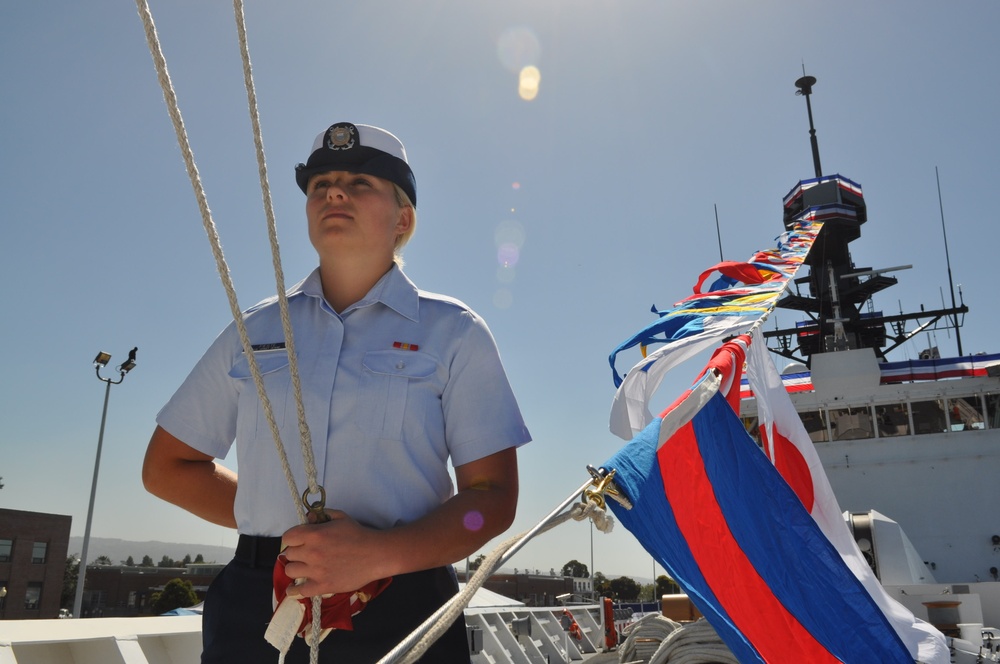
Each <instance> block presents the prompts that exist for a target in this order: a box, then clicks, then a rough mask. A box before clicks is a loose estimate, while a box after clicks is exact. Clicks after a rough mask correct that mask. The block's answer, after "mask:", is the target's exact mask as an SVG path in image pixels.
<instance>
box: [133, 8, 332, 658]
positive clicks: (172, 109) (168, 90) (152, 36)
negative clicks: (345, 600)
mask: <svg viewBox="0 0 1000 664" xmlns="http://www.w3.org/2000/svg"><path fill="white" fill-rule="evenodd" d="M233 4H234V10H235V14H236V23H237V30H238V32H239V41H240V49H241V53H242V56H243V73H244V80H245V83H246V88H247V96H248V101H249V107H250V118H251V123H252V125H253V133H254V144H255V146H256V151H257V165H258V173H259V175H260V179H261V190H262V193H263V200H264V208H265V215H266V217H267V225H268V235H269V237H270V241H271V256H272V261H273V263H274V268H275V279H276V281H277V291H278V304H279V311H280V312H281V324H282V330H283V331H284V335H285V348H286V351H287V353H288V362H289V372H290V374H291V379H292V387H293V390H294V394H295V403H296V410H297V413H298V418H299V435H300V442H301V447H302V456H303V461H304V466H305V471H306V477H307V480H308V485H309V493H310V494H317V493H319V491H320V489H319V485H318V483H317V481H316V474H317V471H316V465H315V461H314V458H313V453H312V442H311V439H310V435H309V429H308V426H307V424H306V420H305V409H304V407H303V404H302V393H301V384H300V381H299V373H298V363H297V358H296V354H295V342H294V338H293V335H292V328H291V321H290V318H289V315H288V299H287V296H286V294H285V287H284V275H283V272H282V269H281V258H280V252H279V249H278V241H277V233H276V231H275V222H274V211H273V206H272V204H271V194H270V187H269V186H268V184H267V167H266V164H265V161H264V150H263V140H262V138H261V131H260V121H259V116H258V113H257V103H256V94H255V93H254V89H253V78H252V75H251V71H252V70H251V66H250V55H249V50H248V48H247V39H246V26H245V22H244V18H243V5H242V2H241V0H234V3H233ZM136 7H137V9H138V11H139V16H140V17H141V18H142V22H143V27H144V29H145V33H146V42H147V44H148V45H149V51H150V55H151V56H152V58H153V64H154V66H155V68H156V74H157V79H158V80H159V83H160V88H161V89H162V90H163V98H164V101H165V102H166V104H167V112H168V113H169V115H170V119H171V122H172V123H173V126H174V132H175V133H176V135H177V142H178V144H179V146H180V148H181V154H182V156H183V158H184V165H185V167H186V168H187V173H188V178H189V179H190V181H191V186H192V188H193V189H194V194H195V199H196V200H197V202H198V209H199V211H200V212H201V218H202V224H203V226H204V228H205V233H206V234H207V235H208V239H209V243H210V244H211V247H212V255H213V256H214V257H215V263H216V269H217V270H218V272H219V277H220V279H221V280H222V285H223V287H224V288H225V291H226V297H227V299H228V300H229V308H230V311H231V313H232V316H233V320H234V321H235V323H236V329H237V331H238V333H239V337H240V342H241V344H242V345H243V354H244V356H245V357H246V358H247V362H248V365H249V368H250V374H251V376H252V377H253V381H254V385H255V386H256V388H257V394H258V395H259V398H260V401H261V405H262V406H263V410H264V416H265V419H266V420H267V423H268V427H269V428H270V430H271V437H272V438H273V440H274V444H275V449H276V450H277V452H278V458H279V460H280V462H281V468H282V471H283V472H284V474H285V480H286V481H287V482H288V488H289V490H290V492H291V494H292V502H293V504H294V505H295V507H296V511H297V513H298V517H299V522H300V523H305V522H306V521H307V519H306V510H305V506H304V504H303V500H302V498H300V496H299V492H298V488H297V487H296V483H295V477H294V475H293V473H292V470H291V467H290V466H289V463H288V456H287V454H286V452H285V449H284V446H283V445H282V443H281V434H280V433H279V431H278V426H277V423H276V422H275V419H274V412H273V409H272V407H271V401H270V399H269V398H268V395H267V391H266V390H265V388H264V379H263V376H262V375H261V372H260V367H259V366H258V364H257V359H256V357H255V356H254V353H253V347H252V344H251V343H250V337H249V335H248V333H247V330H246V324H245V323H244V321H243V315H242V310H241V309H240V306H239V302H238V300H237V297H236V289H235V287H234V286H233V281H232V277H231V276H230V273H229V267H228V265H227V264H226V260H225V256H224V255H223V252H222V243H221V241H220V239H219V234H218V231H217V230H216V227H215V222H214V221H213V219H212V212H211V210H210V209H209V207H208V199H207V197H206V195H205V190H204V187H203V186H202V183H201V178H200V176H199V174H198V167H197V166H196V165H195V162H194V152H193V151H192V149H191V145H190V141H189V140H188V137H187V131H186V130H185V128H184V120H183V118H182V117H181V113H180V108H179V105H178V103H177V95H176V93H175V92H174V89H173V84H172V83H171V81H170V74H169V72H168V71H167V63H166V59H165V58H164V57H163V51H162V49H161V48H160V43H159V38H158V36H157V34H156V26H155V25H154V23H153V17H152V14H151V13H150V10H149V5H148V4H147V2H146V0H136ZM321 602H322V599H321V598H320V597H318V596H317V597H313V602H312V604H313V625H312V627H313V634H314V636H315V635H317V634H318V633H319V631H320V614H321V611H320V604H321ZM318 641H319V640H318V639H316V638H314V639H313V644H314V645H313V646H311V647H310V662H311V663H312V664H316V662H317V661H318Z"/></svg>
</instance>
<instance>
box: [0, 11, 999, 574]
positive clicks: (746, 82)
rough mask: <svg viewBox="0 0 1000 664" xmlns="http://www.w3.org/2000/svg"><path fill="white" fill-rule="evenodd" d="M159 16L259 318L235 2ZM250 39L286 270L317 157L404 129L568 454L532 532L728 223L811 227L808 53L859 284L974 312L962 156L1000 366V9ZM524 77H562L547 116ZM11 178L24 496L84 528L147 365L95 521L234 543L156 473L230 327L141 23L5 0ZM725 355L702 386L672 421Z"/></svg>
mask: <svg viewBox="0 0 1000 664" xmlns="http://www.w3.org/2000/svg"><path fill="white" fill-rule="evenodd" d="M151 9H152V12H153V16H154V19H155V20H156V23H157V28H158V31H159V35H160V38H161V40H162V46H163V49H164V52H165V55H166V58H167V63H168V66H169V68H170V73H171V76H172V79H173V82H174V85H175V88H176V91H177V94H178V97H179V101H180V106H181V111H182V113H183V114H184V119H185V123H186V126H187V129H188V132H189V134H190V138H191V142H192V145H193V149H194V152H195V158H196V161H197V163H198V167H199V170H200V173H201V176H202V179H203V182H204V184H205V187H206V190H207V194H208V201H209V204H210V206H211V208H212V211H213V215H214V218H215V221H216V224H217V225H218V229H219V233H220V235H221V237H222V242H223V246H224V249H225V252H226V257H227V260H228V262H229V265H230V268H231V269H232V273H233V278H234V281H235V284H236V288H237V291H238V293H239V298H240V304H241V306H243V307H244V308H245V307H248V306H250V305H252V304H253V303H255V302H257V301H258V300H260V299H263V298H264V297H267V296H269V295H270V294H271V293H273V291H274V278H273V272H272V268H271V259H270V252H269V248H268V244H267V237H266V231H265V225H264V214H263V211H262V205H261V203H260V193H259V187H258V184H257V174H256V164H255V161H254V153H253V143H252V136H251V132H250V124H249V119H248V114H247V110H246V97H245V91H244V89H243V81H242V71H241V65H240V61H239V50H238V46H237V42H236V36H235V27H234V21H233V16H232V7H231V5H230V4H229V3H224V2H195V1H193V0H175V1H173V2H161V1H158V0H153V2H152V5H151ZM246 20H247V24H248V31H249V40H250V53H251V57H252V59H253V65H254V77H255V82H256V89H257V95H258V100H259V106H260V114H261V121H262V124H263V135H264V144H265V149H266V152H267V156H268V168H269V174H270V181H271V186H272V193H273V197H274V206H275V211H276V215H277V219H278V232H279V237H280V240H281V247H282V262H283V265H284V271H285V275H286V279H287V280H288V282H289V284H290V283H294V282H295V281H297V280H298V279H299V278H300V277H302V276H304V275H305V274H306V273H308V271H309V270H311V269H312V267H313V266H314V265H315V256H314V253H313V251H312V248H311V247H310V246H309V244H308V241H307V238H306V234H305V227H304V216H303V206H304V200H303V197H302V194H301V192H300V191H299V190H298V188H297V187H296V186H295V184H294V178H293V171H292V168H293V166H294V164H296V163H297V162H299V161H303V160H304V159H305V158H306V157H307V155H308V150H309V147H310V145H311V143H312V140H313V137H314V136H315V135H316V134H317V133H318V132H319V131H321V130H322V129H324V128H326V127H327V126H328V125H329V124H331V123H333V122H335V121H344V120H346V121H352V122H359V123H368V124H375V125H380V126H384V127H386V128H389V129H390V130H391V131H393V132H394V133H395V134H397V135H398V136H399V137H400V138H401V139H402V140H403V142H404V143H405V145H406V147H407V150H408V153H409V157H410V162H411V165H412V166H413V169H414V171H415V172H416V176H417V183H418V198H419V203H420V205H419V217H420V221H419V227H418V230H417V233H416V236H415V237H414V240H413V241H412V242H411V244H410V246H409V247H408V248H407V251H406V260H407V273H408V274H409V275H410V277H411V278H412V279H413V280H414V281H415V282H416V283H417V284H418V285H420V286H421V287H422V288H425V289H427V290H432V291H438V292H443V293H447V294H450V295H453V296H455V297H458V298H460V299H462V300H464V301H465V302H467V303H468V304H469V305H470V306H472V307H473V308H474V309H476V310H477V311H478V312H479V313H481V314H482V315H483V316H484V317H485V318H486V320H487V321H488V322H489V324H490V326H491V328H492V330H493V333H494V335H495V337H496V338H497V342H498V344H499V346H500V349H501V353H502V356H503V358H504V362H505V365H506V367H507V369H508V373H509V375H510V379H511V382H512V383H513V385H514V388H515V391H516V393H517V395H518V397H519V399H520V402H521V405H522V409H523V411H524V414H525V418H526V420H527V422H528V425H529V427H530V429H531V431H532V433H533V435H534V438H535V441H534V442H533V443H531V444H530V445H528V446H527V447H525V448H523V450H522V452H521V455H520V461H521V486H522V494H521V496H522V497H521V503H520V509H519V515H518V519H517V521H516V523H515V526H514V528H515V529H517V530H523V529H526V528H528V527H530V526H531V525H533V524H534V523H535V522H536V521H537V520H538V519H540V518H541V517H542V516H544V515H545V514H546V513H548V512H549V511H550V510H551V509H552V508H553V507H555V505H556V504H558V503H559V502H560V501H561V500H562V499H563V498H564V497H566V496H567V495H568V494H569V493H570V492H572V491H573V490H574V489H575V488H577V487H578V486H579V485H580V484H582V482H583V481H584V480H585V479H586V477H587V476H586V471H585V466H586V464H588V463H591V464H594V465H600V464H601V463H602V462H604V461H605V460H607V459H608V458H609V457H610V456H611V455H612V454H613V453H614V451H615V450H616V449H617V448H618V446H619V445H621V444H622V441H619V440H618V439H617V438H615V437H613V436H612V435H611V434H609V433H608V427H607V417H608V412H609V408H610V404H611V399H612V397H613V394H614V389H613V385H612V383H611V374H610V369H609V367H608V363H607V356H608V354H609V352H610V351H611V350H612V348H614V347H615V346H616V345H617V344H618V343H619V342H620V341H622V340H623V339H625V338H626V337H628V336H629V335H631V334H632V333H633V332H634V331H636V330H637V329H639V328H640V327H642V326H644V325H645V324H646V323H648V322H649V321H650V320H651V316H652V314H650V313H649V309H650V306H652V305H653V304H656V305H657V306H658V307H660V308H663V307H666V306H669V304H671V303H672V302H674V301H676V300H679V299H680V298H682V297H684V296H686V295H687V294H689V293H690V289H691V286H692V285H693V284H694V281H695V279H696V278H697V275H698V274H699V273H700V272H701V271H702V270H703V269H705V268H707V267H709V266H710V265H712V264H713V263H714V262H715V261H716V260H717V259H718V255H719V247H718V244H717V241H716V227H715V216H714V212H713V205H717V206H718V211H719V220H720V227H721V231H722V245H723V250H724V254H725V257H726V258H727V259H737V260H742V259H746V258H747V257H749V255H750V254H751V253H752V252H753V251H755V250H757V249H761V248H765V247H768V246H771V243H772V242H773V239H774V237H775V236H776V235H777V234H778V233H780V232H781V197H782V196H783V195H784V194H785V193H786V192H787V191H788V190H789V189H791V188H792V186H794V185H795V183H796V182H797V181H798V180H800V179H806V178H809V177H812V175H813V173H812V161H811V157H810V153H809V141H808V123H807V119H806V109H805V102H804V100H802V99H801V98H798V97H796V96H795V94H794V92H795V88H794V86H793V82H794V81H795V79H796V78H798V77H799V76H801V75H802V67H803V64H804V65H805V67H806V70H807V72H808V73H810V74H812V75H814V76H816V77H817V78H818V83H817V85H816V87H815V90H814V96H813V98H812V101H813V112H814V117H815V120H816V125H817V130H818V138H819V145H820V150H821V156H822V161H823V166H824V171H825V172H826V173H835V172H839V173H842V174H843V175H845V176H847V177H849V178H851V179H853V180H855V181H857V182H860V183H861V184H862V185H863V186H864V189H865V194H866V199H867V201H868V212H869V221H868V223H867V224H866V225H865V227H864V228H863V236H862V239H861V240H860V241H858V242H855V243H854V245H853V246H852V252H853V255H854V260H855V263H856V265H858V266H864V267H890V266H897V265H904V264H913V265H914V269H913V270H909V271H906V272H903V273H900V274H898V275H897V276H899V277H900V281H901V284H900V285H899V286H897V287H895V288H894V289H892V290H890V291H889V292H888V293H886V294H884V295H883V296H882V298H881V299H880V300H879V301H878V306H879V308H882V309H885V310H886V311H891V312H896V311H898V309H899V308H900V307H901V306H902V307H903V308H904V309H907V310H910V309H915V308H917V307H919V306H920V305H921V304H924V305H926V306H927V307H928V308H936V307H938V306H940V305H941V300H942V292H943V293H945V297H947V273H946V270H945V267H944V253H943V249H942V241H941V220H940V213H939V209H938V199H937V189H936V183H935V172H934V169H935V167H938V168H939V169H940V175H941V186H942V193H943V200H944V210H945V215H946V219H947V221H948V241H949V245H950V248H951V259H952V268H953V272H954V275H955V280H956V283H961V284H962V292H963V295H964V299H965V302H966V303H967V304H968V305H969V306H970V307H971V308H972V313H971V315H970V317H969V320H968V325H967V326H966V327H965V328H964V329H963V336H962V341H963V345H964V349H965V351H966V352H978V351H987V352H995V351H996V350H997V347H996V344H995V343H993V339H992V338H991V336H990V333H991V331H993V330H995V329H997V325H998V322H1000V321H998V320H997V319H998V315H997V312H996V307H995V306H994V294H993V287H992V283H993V282H994V281H995V279H994V278H993V277H992V276H991V275H992V269H991V268H992V266H993V265H994V264H995V261H996V256H997V251H996V250H997V247H998V246H1000V242H998V233H1000V231H998V230H997V229H998V222H1000V219H998V215H997V212H996V206H995V204H994V203H993V200H992V199H993V198H994V197H995V192H996V182H997V179H998V162H997V157H996V155H997V154H1000V129H998V124H997V122H996V118H997V117H1000V96H998V95H1000V93H998V90H997V88H998V86H997V81H998V79H997V73H996V72H997V69H998V65H1000V43H998V41H997V39H996V35H995V29H996V26H997V25H1000V3H998V2H996V0H959V1H957V2H949V3H942V2H929V1H926V0H912V1H908V2H903V1H902V0H884V1H882V2H869V1H864V0H844V1H842V2H837V3H830V2H818V1H816V0H806V1H802V2H776V1H774V0H764V1H762V2H755V3H745V2H738V1H736V0H718V1H712V2H677V1H674V0H657V1H653V0H631V1H621V2H610V1H606V0H604V1H598V0H573V1H569V0H509V1H507V2H502V3H501V2H495V3H483V2H475V3H473V2H458V1H454V0H437V1H425V2H419V3H418V2H402V1H399V0H385V1H383V2H353V1H351V2H346V1H345V2H338V3H331V2H320V1H318V0H301V1H299V2H294V3H275V2H262V1H251V2H249V3H248V4H247V7H246ZM524 65H534V66H536V67H538V70H539V71H540V73H541V81H540V85H539V92H538V95H537V97H536V98H535V99H534V100H532V101H525V100H523V99H521V98H520V97H519V96H518V73H517V69H518V68H519V67H521V66H524ZM0 169H2V177H0V200H2V201H3V205H2V208H0V215H2V219H3V221H2V228H3V244H2V247H3V254H4V255H3V260H2V261H0V277H2V279H3V283H5V284H6V287H5V288H4V289H3V295H2V302H3V309H4V311H5V316H4V322H3V324H2V325H0V343H2V346H3V348H4V350H5V367H4V369H5V371H4V374H5V375H4V380H3V381H2V382H0V476H2V477H3V482H4V484H5V485H6V486H5V488H4V489H3V490H2V491H0V506H3V507H8V508H14V509H24V510H35V511H45V512H56V513H61V514H70V515H72V516H73V534H75V535H81V534H82V533H83V528H84V521H85V517H86V510H87V501H88V498H89V492H90V485H91V477H92V472H93V463H94V454H95V451H96V443H97V435H98V429H99V425H100V416H101V406H102V403H103V397H104V388H103V385H102V384H101V383H99V382H98V381H97V380H96V379H95V378H94V375H93V368H92V365H91V364H90V362H91V359H92V358H93V357H94V356H95V355H96V353H97V351H99V350H104V351H107V352H110V353H111V354H112V355H113V360H112V363H113V364H117V363H118V362H120V361H121V360H123V359H124V358H125V355H126V353H127V352H128V350H129V349H130V348H132V347H133V346H138V347H139V354H138V361H139V366H138V368H137V369H136V370H135V371H134V372H133V373H132V374H130V375H129V376H128V378H127V379H126V381H125V383H124V384H123V385H120V386H117V387H114V388H113V389H112V394H111V403H110V409H109V415H108V425H107V431H106V434H105V439H104V452H103V457H102V466H101V475H100V485H99V489H98V494H97V506H96V511H95V516H94V525H93V535H94V536H98V537H115V538H122V539H132V540H152V539H157V540H165V541H177V542H184V543H194V544H197V543H204V544H224V545H233V544H234V543H235V535H234V534H233V533H232V532H230V531H227V530H224V529H221V528H218V527H214V526H210V525H207V524H203V523H202V522H200V521H198V520H197V519H196V518H194V517H191V516H189V515H187V514H186V513H184V512H181V511H180V510H178V509H177V508H174V507H172V506H169V505H166V504H165V503H161V502H159V501H158V500H157V499H154V498H153V497H151V496H149V495H148V494H146V493H145V492H144V490H143V489H142V487H141V484H140V481H139V467H140V464H141V460H142V456H143V452H144V449H145V445H146V442H147V440H148V438H149V434H150V433H151V431H152V428H153V426H154V417H155V415H156V412H157V411H158V410H159V408H160V407H161V406H162V404H163V403H164V402H165V401H166V400H167V398H168V397H169V396H170V394H171V393H172V391H173V390H174V389H175V388H176V387H177V385H178V384H179V383H180V382H181V380H183V378H184V376H185V375H186V373H187V371H188V370H189V369H190V367H191V366H192V365H193V363H194V362H195V361H196V360H197V359H198V357H200V355H201V353H202V352H203V351H204V349H205V348H206V347H207V346H208V344H209V343H210V342H211V340H212V339H213V338H214V336H215V335H216V334H217V333H218V331H219V330H221V329H222V327H224V326H225V325H226V323H227V322H228V320H229V310H228V305H227V302H226V299H225V295H224V292H223V289H222V287H221V285H220V283H219V279H218V276H217V274H216V271H215V264H214V262H213V259H212V256H211V253H210V250H209V246H208V242H207V240H206V238H205V234H204V231H203V230H202V227H201V220H200V217H199V213H198V209H197V206H196V203H195V199H194V196H193V194H192V192H191V187H190V185H189V183H188V180H187V176H186V174H185V172H184V168H183V164H182V161H181V157H180V153H179V150H178V148H177V143H176V140H175V137H174V134H173V129H172V127H171V125H170V122H169V119H168V117H167V113H166V108H165V105H164V102H163V99H162V95H161V93H160V90H159V86H158V84H157V81H156V77H155V73H154V69H153V65H152V62H151V59H150V56H149V52H148V50H147V47H146V44H145V39H144V35H143V30H142V25H141V22H140V20H139V18H138V15H137V13H136V11H135V8H134V7H133V6H132V5H131V4H130V3H122V2H110V1H108V0H93V1H91V2H87V3H71V2H65V1H59V2H56V1H52V2H30V3H13V2H8V3H3V5H0ZM511 240H513V241H515V244H516V245H517V247H518V250H517V251H516V252H511V251H510V250H509V248H508V249H506V250H504V251H503V252H500V251H498V249H499V247H498V245H499V244H501V243H502V242H504V241H511ZM502 258H503V259H506V260H507V267H504V266H503V265H502V264H501V259H502ZM942 289H944V290H943V291H942ZM777 320H778V321H781V323H782V324H783V325H788V324H791V322H792V321H793V320H794V318H792V317H791V316H789V315H788V314H784V315H780V316H778V317H777ZM928 343H937V344H938V345H940V346H942V348H945V349H950V350H952V351H953V350H954V339H953V338H951V339H949V338H948V337H947V336H946V335H944V334H939V335H938V336H937V338H936V339H927V338H926V336H925V337H923V338H921V339H920V340H919V342H915V343H914V344H911V347H909V348H906V349H901V352H900V353H899V354H898V355H897V359H904V358H905V356H906V353H909V354H910V356H913V355H915V354H916V352H917V351H918V350H919V348H918V347H917V346H920V347H925V346H926V345H928ZM637 359H638V357H637V356H635V355H630V356H629V357H627V358H623V359H622V367H621V368H622V369H626V368H627V365H628V364H630V363H632V362H634V361H636V360H637ZM699 368H700V367H699V366H692V365H685V366H683V367H681V368H680V369H679V370H677V371H675V374H677V375H676V376H671V377H670V378H668V381H667V383H666V384H665V386H664V387H663V388H662V390H661V392H660V395H659V397H660V399H661V402H662V403H661V404H659V405H660V407H662V406H665V405H666V404H667V403H669V402H670V401H672V400H673V398H674V397H675V396H676V395H677V393H678V392H679V391H680V390H681V389H682V388H683V387H684V386H685V385H686V384H687V383H688V382H689V381H690V379H691V378H692V377H693V376H694V375H695V374H696V373H697V371H698V369H699ZM656 406H657V404H654V409H655V407H656ZM228 463H232V462H231V461H230V462H228ZM345 472H350V469H345ZM92 553H93V554H94V555H99V554H100V552H99V551H92ZM181 553H183V552H181ZM573 558H575V559H578V560H580V561H582V562H584V563H586V564H588V565H590V563H591V547H590V530H589V528H588V527H587V526H586V525H581V524H569V525H564V526H562V527H561V528H560V529H558V530H557V531H555V532H553V533H549V534H546V535H544V536H542V537H541V538H539V539H538V540H537V541H535V542H533V543H531V544H529V545H528V546H527V547H525V549H524V550H523V551H522V552H521V553H520V554H519V555H518V556H517V557H516V558H515V559H514V560H513V561H512V562H511V566H517V567H520V568H530V569H536V568H537V569H542V570H546V571H547V570H548V569H549V568H551V567H556V568H558V567H561V566H562V565H563V564H564V563H565V562H566V561H568V560H570V559H573ZM593 562H594V568H595V569H597V570H600V571H602V572H604V573H605V574H608V575H618V574H628V575H633V576H650V575H651V574H652V573H653V571H654V568H653V565H652V562H651V559H650V558H649V557H648V556H647V555H646V554H645V553H644V552H643V551H642V549H641V548H640V547H639V545H638V544H636V543H635V541H634V540H633V538H632V537H631V535H629V534H628V533H627V532H626V531H624V530H623V529H621V528H620V527H619V528H618V529H617V530H616V531H615V532H614V533H613V534H611V535H600V534H597V535H595V537H594V546H593Z"/></svg>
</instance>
